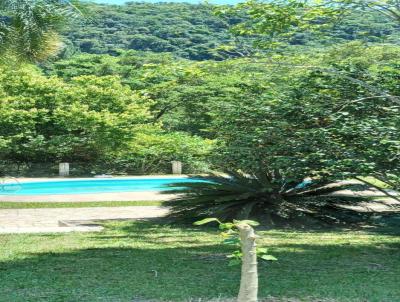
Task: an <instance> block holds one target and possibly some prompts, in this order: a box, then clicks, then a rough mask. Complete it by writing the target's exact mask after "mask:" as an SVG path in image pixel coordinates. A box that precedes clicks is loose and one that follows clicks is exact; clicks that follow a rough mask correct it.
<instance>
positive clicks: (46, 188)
mask: <svg viewBox="0 0 400 302" xmlns="http://www.w3.org/2000/svg"><path fill="white" fill-rule="evenodd" d="M185 182H204V180H201V179H196V178H183V177H179V178H178V177H177V178H107V179H78V180H48V181H31V182H9V183H5V184H3V185H1V186H0V195H64V194H95V193H118V192H141V191H165V190H169V189H170V188H168V184H172V183H185Z"/></svg>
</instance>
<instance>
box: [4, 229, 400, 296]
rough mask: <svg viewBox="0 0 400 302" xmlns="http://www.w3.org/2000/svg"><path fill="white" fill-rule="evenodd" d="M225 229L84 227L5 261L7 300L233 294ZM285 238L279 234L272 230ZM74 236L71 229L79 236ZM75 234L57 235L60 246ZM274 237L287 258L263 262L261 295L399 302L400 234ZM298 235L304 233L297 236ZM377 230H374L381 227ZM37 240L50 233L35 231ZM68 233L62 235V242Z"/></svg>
mask: <svg viewBox="0 0 400 302" xmlns="http://www.w3.org/2000/svg"><path fill="white" fill-rule="evenodd" d="M215 234H216V231H215V230H213V231H212V232H209V229H201V228H185V229H184V228H179V227H172V226H165V225H163V226H160V225H158V224H154V223H151V222H140V223H127V222H125V223H123V224H121V225H120V224H118V223H112V224H110V225H108V226H107V229H106V231H105V232H103V233H99V234H86V235H83V234H80V235H79V236H82V237H80V238H81V239H82V240H83V241H82V244H80V243H79V242H78V243H79V244H76V245H75V246H71V247H68V248H67V249H65V250H62V251H58V252H54V251H57V249H56V248H51V247H49V248H48V250H47V251H46V252H42V253H37V252H34V251H27V252H26V253H25V254H24V255H23V257H20V258H18V259H15V260H10V261H4V262H0V280H1V283H0V292H1V297H0V301H4V302H8V301H10V302H11V301H12V302H19V301H35V302H37V301H46V302H53V301H57V302H58V301H60V302H61V301H71V302H72V301H79V302H81V301H82V302H86V301H88V302H92V301H113V302H114V301H127V302H128V301H140V300H137V299H136V300H134V299H135V297H143V298H145V299H155V300H163V301H185V300H187V299H189V298H199V297H202V298H217V297H220V296H222V297H233V296H235V295H236V292H237V288H238V284H239V277H240V274H239V270H240V268H239V267H229V266H228V265H227V260H226V258H225V255H226V254H227V253H228V252H229V251H231V250H232V247H229V246H221V245H219V244H218V240H219V239H218V237H217V236H215ZM270 235H271V237H272V239H274V238H273V237H274V236H275V239H276V240H278V239H279V234H278V235H276V234H275V235H274V234H270ZM69 236H71V237H69ZM73 236H74V234H70V235H65V236H62V237H60V236H59V237H57V236H54V235H50V237H48V238H51V240H52V241H53V243H52V244H55V245H57V244H62V240H63V239H65V240H71V238H74V237H73ZM293 236H294V237H293V238H289V239H287V238H286V239H285V240H281V241H278V242H275V243H274V244H273V245H271V249H270V253H271V254H273V255H275V256H277V257H278V259H279V261H277V262H273V263H260V296H261V297H267V296H268V295H273V296H277V297H301V298H304V299H305V301H312V300H311V298H307V297H310V296H313V297H317V298H330V299H336V301H371V302H378V301H379V302H385V301H387V302H389V301H390V302H393V301H397V300H398V297H400V288H399V287H398V284H399V281H400V278H399V276H400V240H397V239H396V238H392V239H387V238H382V239H380V237H377V236H375V237H374V238H375V239H374V241H373V242H372V243H371V242H361V241H358V240H353V241H352V242H351V243H349V244H344V243H338V242H336V241H335V240H330V241H329V239H327V241H326V242H323V241H321V240H322V239H319V237H317V238H314V239H313V240H310V242H309V243H308V242H307V243H304V242H303V243H298V242H297V241H296V240H297V239H298V240H299V241H300V239H304V238H302V235H301V234H297V235H296V234H295V235H293ZM296 236H297V237H296ZM371 236H374V235H371ZM30 238H33V239H31V241H32V242H33V241H34V239H35V238H36V239H37V240H38V241H43V240H45V239H46V236H45V235H37V236H33V237H30ZM57 238H59V240H60V242H59V243H57V242H54V241H56V240H57Z"/></svg>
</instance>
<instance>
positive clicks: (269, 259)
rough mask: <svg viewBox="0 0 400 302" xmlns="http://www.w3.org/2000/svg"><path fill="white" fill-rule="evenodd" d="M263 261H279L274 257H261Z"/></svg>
mask: <svg viewBox="0 0 400 302" xmlns="http://www.w3.org/2000/svg"><path fill="white" fill-rule="evenodd" d="M260 258H261V259H263V260H266V261H277V260H278V259H277V258H275V257H274V256H272V255H262V256H260Z"/></svg>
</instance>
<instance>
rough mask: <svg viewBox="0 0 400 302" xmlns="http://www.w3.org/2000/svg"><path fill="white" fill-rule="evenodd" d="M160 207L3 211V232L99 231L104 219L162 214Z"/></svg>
mask: <svg viewBox="0 0 400 302" xmlns="http://www.w3.org/2000/svg"><path fill="white" fill-rule="evenodd" d="M167 213H168V209H166V208H163V207H158V206H134V207H99V208H56V209H7V210H0V234H6V233H49V232H51V233H54V232H72V231H100V230H101V229H102V227H100V226H98V225H96V224H95V223H96V222H98V221H102V220H112V219H118V220H124V219H146V218H158V217H163V216H165V215H166V214H167Z"/></svg>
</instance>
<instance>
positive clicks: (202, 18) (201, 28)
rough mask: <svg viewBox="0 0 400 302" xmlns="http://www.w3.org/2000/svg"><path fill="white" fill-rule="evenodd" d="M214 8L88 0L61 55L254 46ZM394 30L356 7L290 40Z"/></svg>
mask: <svg viewBox="0 0 400 302" xmlns="http://www.w3.org/2000/svg"><path fill="white" fill-rule="evenodd" d="M213 10H214V7H213V6H210V5H191V4H185V3H158V4H151V3H133V2H132V3H130V4H127V5H123V6H117V5H113V6H112V5H99V4H88V5H86V9H85V14H86V18H84V19H83V20H81V23H80V24H78V25H77V24H74V26H73V28H71V29H69V30H67V31H66V32H65V33H64V35H65V38H66V39H67V43H66V44H67V45H68V47H67V48H66V50H65V51H64V56H67V55H68V54H69V55H71V54H72V53H75V52H76V51H80V52H84V53H91V54H111V55H115V54H116V53H118V51H119V50H121V49H123V50H128V49H133V50H140V51H153V52H171V53H173V54H175V55H177V56H180V57H182V58H187V59H191V60H208V59H217V60H219V59H225V58H227V57H234V56H241V55H243V54H248V53H249V52H252V51H254V50H251V40H252V38H251V37H238V36H234V35H233V34H232V33H231V32H230V30H229V29H230V28H231V26H232V25H235V24H237V23H238V22H240V21H243V19H242V18H241V17H238V16H225V18H220V17H217V16H215V14H214V12H213ZM395 31H396V25H395V24H393V23H390V22H389V21H388V20H386V19H384V18H383V17H382V16H381V15H379V14H374V13H364V14H363V13H360V12H358V13H354V14H353V15H351V16H348V17H346V18H345V19H341V20H340V21H338V22H337V24H335V25H334V26H333V27H329V29H327V30H326V31H325V32H324V34H323V35H318V36H315V35H313V34H311V33H307V32H303V33H301V34H298V35H296V36H294V37H293V38H292V40H291V44H293V45H310V46H313V47H315V46H318V45H326V44H334V43H341V42H348V41H352V40H364V41H368V42H387V41H390V40H391V39H393V34H394V33H395ZM234 42H235V43H234ZM233 44H235V46H232V47H228V48H227V47H224V46H226V45H233ZM221 48H224V51H222V50H221ZM227 49H229V51H227Z"/></svg>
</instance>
